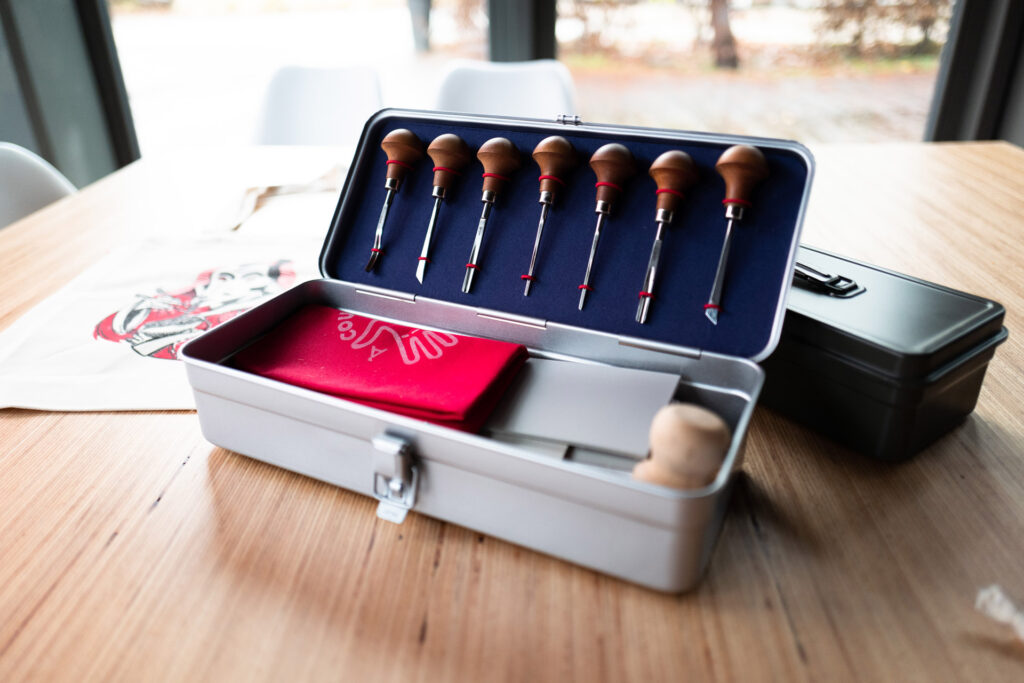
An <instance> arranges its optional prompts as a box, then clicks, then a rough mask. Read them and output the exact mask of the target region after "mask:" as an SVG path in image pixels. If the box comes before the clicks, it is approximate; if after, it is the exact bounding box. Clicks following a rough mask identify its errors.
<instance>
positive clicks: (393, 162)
mask: <svg viewBox="0 0 1024 683" xmlns="http://www.w3.org/2000/svg"><path fill="white" fill-rule="evenodd" d="M388 163H389V164H398V165H399V166H401V167H402V168H407V169H409V170H410V171H411V170H412V166H410V165H409V164H407V163H405V162H404V161H399V160H398V159H388Z"/></svg>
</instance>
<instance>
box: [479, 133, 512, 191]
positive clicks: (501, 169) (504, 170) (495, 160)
mask: <svg viewBox="0 0 1024 683" xmlns="http://www.w3.org/2000/svg"><path fill="white" fill-rule="evenodd" d="M476 158H477V159H479V160H480V163H482V164H483V165H484V192H497V191H498V190H500V189H501V187H502V183H504V182H505V181H506V180H507V179H508V178H509V177H510V176H511V175H512V174H513V173H515V172H516V171H518V170H519V167H520V165H521V163H522V162H520V160H519V150H518V149H516V146H515V145H513V144H512V143H511V142H510V141H509V140H507V139H505V138H491V139H490V140H488V141H487V142H485V143H484V144H482V145H481V146H480V149H479V150H478V151H477V153H476Z"/></svg>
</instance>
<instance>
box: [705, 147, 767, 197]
mask: <svg viewBox="0 0 1024 683" xmlns="http://www.w3.org/2000/svg"><path fill="white" fill-rule="evenodd" d="M715 170H716V171H718V174H719V175H720V176H722V178H724V179H725V198H726V200H735V201H737V202H750V198H751V197H752V196H753V194H754V188H756V187H757V186H758V184H760V182H761V181H762V180H764V179H765V178H767V177H768V162H767V161H765V158H764V154H762V153H761V150H759V149H758V148H756V147H751V146H750V145H734V146H732V147H730V148H729V149H727V150H725V151H724V152H722V156H720V157H718V163H716V164H715Z"/></svg>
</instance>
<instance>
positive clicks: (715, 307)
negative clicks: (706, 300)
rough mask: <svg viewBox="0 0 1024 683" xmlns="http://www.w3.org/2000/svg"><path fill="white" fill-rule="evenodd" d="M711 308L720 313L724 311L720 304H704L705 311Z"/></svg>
mask: <svg viewBox="0 0 1024 683" xmlns="http://www.w3.org/2000/svg"><path fill="white" fill-rule="evenodd" d="M709 308H713V309H715V310H716V311H720V310H722V307H721V306H719V305H718V304H704V310H705V311H706V310H708V309H709Z"/></svg>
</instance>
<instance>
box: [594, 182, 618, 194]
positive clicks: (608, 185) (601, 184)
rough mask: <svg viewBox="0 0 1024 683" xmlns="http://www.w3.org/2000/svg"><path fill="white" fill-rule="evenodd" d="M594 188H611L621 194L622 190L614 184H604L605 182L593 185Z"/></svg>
mask: <svg viewBox="0 0 1024 683" xmlns="http://www.w3.org/2000/svg"><path fill="white" fill-rule="evenodd" d="M594 187H612V188H615V189H616V190H618V191H619V192H622V188H621V187H619V186H618V185H616V184H615V183H609V182H605V181H601V182H599V183H594Z"/></svg>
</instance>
